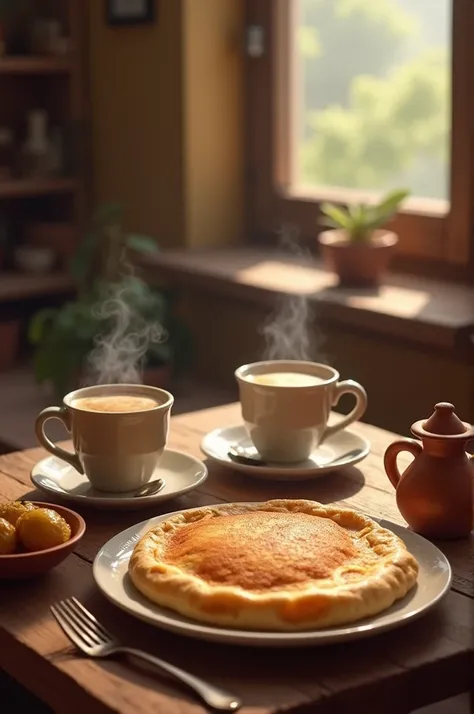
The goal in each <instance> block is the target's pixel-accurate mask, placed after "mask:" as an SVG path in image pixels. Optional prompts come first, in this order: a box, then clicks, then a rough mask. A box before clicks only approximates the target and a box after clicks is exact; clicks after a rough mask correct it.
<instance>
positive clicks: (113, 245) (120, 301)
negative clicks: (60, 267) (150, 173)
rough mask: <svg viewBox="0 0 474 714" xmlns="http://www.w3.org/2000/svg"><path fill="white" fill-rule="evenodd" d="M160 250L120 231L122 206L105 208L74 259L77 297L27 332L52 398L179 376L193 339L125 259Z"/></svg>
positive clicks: (168, 301) (165, 294)
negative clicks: (85, 387)
mask: <svg viewBox="0 0 474 714" xmlns="http://www.w3.org/2000/svg"><path fill="white" fill-rule="evenodd" d="M156 250H158V247H157V245H156V243H155V241H154V240H153V239H152V238H149V237H147V236H138V235H128V234H126V233H125V232H124V230H123V229H122V211H121V208H120V206H116V205H107V206H104V207H102V208H101V209H100V210H99V211H98V212H97V213H96V215H95V216H94V219H93V223H92V228H91V230H90V231H89V233H88V234H87V235H86V236H85V238H84V240H83V241H82V242H81V243H80V244H79V245H78V246H77V249H76V251H75V253H74V254H73V257H72V260H71V265H70V270H71V272H72V275H73V276H74V278H75V280H76V283H77V297H76V299H75V300H74V301H72V302H68V303H66V304H65V305H63V306H62V307H60V308H58V309H44V310H41V311H40V312H38V313H36V315H34V317H33V319H32V320H31V322H30V325H29V339H30V342H31V343H32V344H33V345H34V347H35V353H34V369H35V375H36V379H37V381H38V382H39V383H49V384H51V385H52V386H53V388H54V390H55V392H56V393H57V395H58V396H63V395H64V393H65V392H67V391H69V390H70V389H73V388H75V387H76V386H79V385H80V384H84V383H105V382H137V381H140V380H141V379H142V378H143V381H147V382H148V383H153V384H156V385H157V386H166V382H167V379H168V377H169V374H170V373H172V374H176V373H179V372H180V371H182V370H183V369H185V368H186V367H187V366H188V364H189V361H190V359H191V356H192V344H191V337H190V334H189V332H188V330H187V328H186V326H185V325H184V324H183V323H182V322H181V320H180V319H179V317H178V316H177V315H176V310H175V296H174V294H173V293H172V292H171V291H168V290H157V289H154V288H151V287H149V286H148V285H147V284H146V283H144V282H143V281H142V280H140V278H139V277H137V276H136V274H135V272H134V270H133V268H132V265H131V261H130V252H131V251H133V252H135V253H145V252H150V251H156Z"/></svg>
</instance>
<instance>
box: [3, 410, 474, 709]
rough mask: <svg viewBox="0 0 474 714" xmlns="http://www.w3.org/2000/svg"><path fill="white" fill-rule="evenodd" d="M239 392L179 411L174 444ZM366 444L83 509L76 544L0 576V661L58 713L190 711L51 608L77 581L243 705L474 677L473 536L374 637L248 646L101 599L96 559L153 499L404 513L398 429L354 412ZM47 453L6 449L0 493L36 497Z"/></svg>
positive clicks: (448, 683)
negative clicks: (392, 460) (142, 500)
mask: <svg viewBox="0 0 474 714" xmlns="http://www.w3.org/2000/svg"><path fill="white" fill-rule="evenodd" d="M239 421H240V418H239V408H238V406H237V405H227V406H225V407H216V408H214V409H208V410H205V411H200V412H194V413H192V414H185V415H181V416H177V417H174V418H173V420H172V427H171V434H170V446H172V447H174V448H177V449H180V450H183V451H187V452H189V453H192V454H194V455H197V456H199V454H200V451H199V444H200V441H201V438H202V436H203V435H204V434H205V433H206V432H207V431H209V430H211V429H213V428H215V427H217V426H219V425H225V424H233V423H238V422H239ZM355 430H358V431H359V433H361V434H363V435H364V436H366V437H367V438H369V439H370V440H371V443H372V453H371V455H370V456H369V457H368V458H367V459H366V460H365V461H363V462H362V463H361V464H360V465H359V466H358V467H354V468H353V467H351V468H346V469H344V470H341V471H340V472H337V473H333V474H332V475H330V476H328V477H327V478H322V479H321V480H319V481H315V482H313V483H310V484H299V485H298V484H294V485H288V484H284V483H283V484H278V483H274V484H269V483H267V482H263V481H257V480H251V479H250V478H247V477H244V476H242V475H240V474H238V473H236V472H233V471H230V470H225V469H222V468H220V467H218V466H216V465H215V464H212V463H209V470H210V473H209V478H208V479H207V481H206V482H205V483H204V484H203V486H202V488H200V489H199V490H198V491H195V492H193V493H191V494H188V495H186V496H184V497H182V498H180V499H177V500H176V501H174V502H168V503H167V504H164V507H163V508H162V509H160V510H158V509H156V508H154V509H152V510H151V511H141V512H134V513H123V514H120V513H117V514H113V513H106V512H102V513H100V512H93V511H88V512H85V511H84V514H83V515H84V516H85V517H86V520H87V525H88V530H87V533H86V535H85V537H84V539H83V541H82V542H81V543H80V544H79V545H78V547H77V550H76V552H75V553H74V554H73V555H71V556H70V557H69V558H68V559H67V560H66V561H65V562H64V563H63V564H62V565H61V566H59V567H58V568H57V569H56V570H54V571H52V572H51V573H50V574H48V575H47V576H45V577H43V578H42V579H40V580H36V581H30V582H24V583H5V582H3V583H1V585H0V669H3V670H5V671H6V672H7V673H9V674H11V676H13V677H14V678H15V679H17V680H18V681H19V682H20V683H21V684H22V685H23V686H24V687H26V688H27V689H29V690H30V691H32V692H33V693H34V694H36V695H37V696H38V697H39V698H40V699H42V700H43V701H44V702H46V703H47V704H49V705H50V706H51V707H52V709H54V711H56V712H58V714H62V712H67V714H75V713H76V712H77V714H79V713H80V714H84V712H87V714H111V712H120V713H123V714H145V713H146V714H151V713H153V714H197V713H198V712H201V711H203V709H202V707H201V705H200V703H199V702H197V701H196V700H195V699H194V698H193V697H192V696H191V695H189V694H188V692H186V691H185V690H182V689H180V688H179V687H178V686H177V685H176V684H175V683H173V682H170V681H167V680H165V679H164V678H162V677H161V676H159V675H157V674H156V673H155V672H152V673H150V672H149V671H144V670H143V669H137V668H135V667H133V666H132V665H130V664H129V663H125V662H123V661H103V662H98V661H91V660H87V659H83V658H81V657H79V656H78V655H77V653H76V652H75V651H74V650H73V649H72V648H71V646H70V644H69V642H68V640H67V639H66V637H65V636H64V635H63V634H62V632H61V631H60V630H59V628H58V627H57V625H56V623H55V622H54V621H53V619H52V618H51V616H50V613H49V606H50V604H51V603H52V602H54V601H55V600H59V599H60V598H64V597H68V596H70V595H75V596H76V597H78V598H79V599H81V600H82V601H83V602H84V603H85V604H86V606H87V607H89V608H90V609H91V610H92V611H93V612H94V613H96V615H97V616H98V617H99V618H100V619H102V620H103V621H104V623H105V624H106V626H108V627H109V628H110V629H111V630H112V631H113V632H114V633H116V634H117V635H119V636H120V637H122V638H123V639H124V640H126V641H127V642H128V643H130V644H132V645H135V646H142V647H143V648H146V649H148V650H150V651H152V652H155V653H157V654H160V655H161V656H163V657H165V658H167V659H169V660H170V661H172V662H174V663H176V664H179V665H181V666H182V667H185V668H188V669H190V670H192V671H194V672H195V673H197V674H199V675H201V676H203V677H206V678H208V679H209V680H211V681H213V682H214V683H216V684H219V685H221V686H225V687H226V688H228V689H229V690H231V691H234V692H235V693H236V694H238V695H240V696H241V697H242V698H243V700H244V702H245V707H244V710H243V711H244V712H246V713H248V714H250V713H252V714H256V713H257V712H258V713H259V714H266V712H275V711H287V712H295V713H296V712H303V711H308V712H315V714H327V713H330V714H344V713H345V712H351V714H359V712H364V714H379V713H380V712H384V714H395V713H396V714H400V713H403V712H409V711H411V710H412V709H415V708H417V707H420V706H423V705H425V704H429V703H431V702H434V701H438V700H441V699H444V698H447V697H450V696H454V695H456V694H459V693H461V692H465V691H469V690H470V688H471V690H474V655H473V643H474V537H471V539H470V540H469V539H468V540H463V541H459V542H451V543H445V544H439V545H440V547H441V548H442V550H443V551H444V552H445V553H446V555H447V556H448V558H449V560H450V562H451V565H452V567H453V570H454V581H453V588H452V590H451V592H450V593H449V595H448V596H447V597H446V599H445V600H444V601H443V603H442V604H441V605H440V606H439V607H438V608H436V609H435V610H434V611H433V612H432V613H430V614H428V615H426V616H425V617H423V618H422V619H420V620H419V621H417V622H415V623H413V624H411V625H409V626H406V627H404V628H400V629H399V630H396V631H394V632H392V633H388V634H386V635H381V636H379V637H376V638H373V639H369V640H364V641H360V642H358V643H357V642H355V643H351V644H346V645H340V646H330V647H324V648H311V649H301V650H286V651H285V650H251V649H242V648H238V647H237V648H232V647H230V646H221V645H211V644H206V643H201V642H198V641H193V640H191V639H187V638H180V637H177V636H175V635H171V634H168V633H165V632H162V631H160V630H158V629H154V628H152V627H150V626H148V625H146V624H143V623H140V622H138V621H136V620H134V619H133V618H131V617H130V616H128V615H127V614H125V613H122V612H121V611H119V610H117V609H116V608H114V607H113V606H112V605H111V604H109V603H108V602H106V601H105V599H104V598H103V597H102V596H101V594H100V593H99V592H98V591H97V589H96V587H95V585H94V583H93V580H92V568H91V563H92V561H93V559H94V556H95V555H96V553H97V551H98V549H99V547H100V546H101V545H102V544H103V543H104V542H105V541H106V540H108V539H109V538H110V537H111V536H112V535H113V534H114V533H117V532H118V531H120V530H122V529H123V528H126V527H128V526H130V525H132V524H133V523H136V522H138V521H140V520H143V519H146V518H148V517H150V516H152V515H157V514H158V513H161V512H166V511H173V510H177V509H180V508H187V507H192V506H197V505H204V504H209V503H216V502H219V501H242V500H251V501H257V500H266V499H268V498H273V497H289V496H291V497H295V498H298V497H302V498H311V499H314V500H319V501H322V502H324V503H327V502H330V501H331V502H332V501H336V502H344V503H345V504H346V505H349V506H353V507H354V508H357V509H362V510H363V511H365V512H367V513H368V514H374V515H377V516H383V517H385V518H389V519H391V520H392V521H397V522H402V521H401V517H400V515H399V514H398V512H397V508H396V505H395V499H394V494H393V490H392V487H391V485H390V483H389V482H388V480H387V478H386V476H385V474H384V472H383V467H382V455H383V452H384V450H385V448H386V446H387V445H388V444H389V442H390V441H391V440H392V439H393V438H394V435H393V434H390V433H388V432H385V431H382V430H380V429H377V428H375V427H372V426H368V425H365V424H358V425H357V426H356V427H355ZM42 456H44V452H43V451H42V450H41V449H30V450H28V451H23V452H17V453H13V454H8V455H5V456H2V457H0V497H1V498H3V499H15V498H20V497H29V498H32V497H33V495H34V496H35V497H38V494H37V493H35V492H32V491H31V484H30V481H29V472H30V469H31V467H32V465H33V464H34V463H35V462H36V461H37V460H38V459H39V458H41V457H42Z"/></svg>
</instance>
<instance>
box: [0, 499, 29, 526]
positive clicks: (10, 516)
mask: <svg viewBox="0 0 474 714" xmlns="http://www.w3.org/2000/svg"><path fill="white" fill-rule="evenodd" d="M35 509H36V506H35V505H34V504H33V503H31V502H30V501H9V502H8V503H0V518H4V519H5V520H6V521H8V522H9V523H11V524H12V526H16V524H17V521H18V519H19V518H20V517H21V516H22V515H23V514H24V513H28V511H34V510H35Z"/></svg>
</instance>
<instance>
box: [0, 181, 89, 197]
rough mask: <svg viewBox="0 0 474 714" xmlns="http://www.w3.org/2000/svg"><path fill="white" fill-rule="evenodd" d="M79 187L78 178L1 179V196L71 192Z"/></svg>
mask: <svg viewBox="0 0 474 714" xmlns="http://www.w3.org/2000/svg"><path fill="white" fill-rule="evenodd" d="M76 189H77V181H76V179H70V178H50V179H11V180H8V181H0V198H23V197H27V196H47V195H48V194H54V193H69V192H71V191H75V190H76Z"/></svg>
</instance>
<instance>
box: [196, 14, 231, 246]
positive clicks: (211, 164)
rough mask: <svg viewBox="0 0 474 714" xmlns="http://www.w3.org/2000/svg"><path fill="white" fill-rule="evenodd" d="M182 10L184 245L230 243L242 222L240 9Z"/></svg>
mask: <svg viewBox="0 0 474 714" xmlns="http://www.w3.org/2000/svg"><path fill="white" fill-rule="evenodd" d="M184 8H185V12H184V14H183V17H184V53H185V60H184V70H185V77H184V79H185V81H184V91H185V104H184V124H185V134H184V137H185V152H184V158H185V166H186V172H185V173H186V206H187V214H186V235H187V245H188V246H203V245H222V244H224V243H227V244H234V245H235V243H237V242H239V241H240V240H241V238H242V233H243V216H244V209H243V181H244V178H243V175H244V174H243V156H244V152H243V127H244V109H243V67H242V63H243V62H242V47H243V43H242V37H243V34H242V28H243V22H244V18H243V8H244V3H243V2H241V0H198V2H196V0H186V2H185V5H184Z"/></svg>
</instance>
